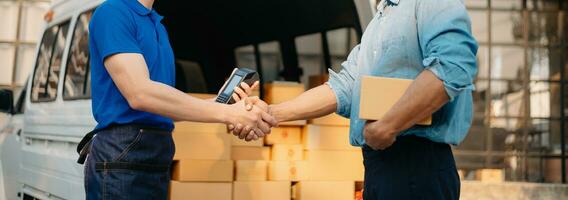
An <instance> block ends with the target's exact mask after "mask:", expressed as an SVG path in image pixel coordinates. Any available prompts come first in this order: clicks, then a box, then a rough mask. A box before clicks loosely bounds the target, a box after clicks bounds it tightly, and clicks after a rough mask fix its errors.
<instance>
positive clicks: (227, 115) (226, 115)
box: [216, 104, 233, 124]
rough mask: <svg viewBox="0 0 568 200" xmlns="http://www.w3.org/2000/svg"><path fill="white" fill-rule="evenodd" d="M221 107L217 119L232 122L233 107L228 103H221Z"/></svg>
mask: <svg viewBox="0 0 568 200" xmlns="http://www.w3.org/2000/svg"><path fill="white" fill-rule="evenodd" d="M219 109H220V111H221V112H219V113H220V114H219V115H216V116H217V117H218V118H217V121H218V122H221V123H223V124H231V120H232V119H233V117H232V116H231V114H232V113H233V112H232V111H231V107H230V106H229V105H227V104H219Z"/></svg>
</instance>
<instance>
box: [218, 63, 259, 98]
mask: <svg viewBox="0 0 568 200" xmlns="http://www.w3.org/2000/svg"><path fill="white" fill-rule="evenodd" d="M255 81H258V73H256V71H254V70H251V69H247V68H235V69H234V70H233V73H231V77H229V79H227V81H226V82H225V84H223V87H222V88H221V91H220V92H219V94H218V95H217V99H215V101H216V102H218V103H224V104H232V103H235V100H234V99H233V93H234V90H235V87H237V86H240V85H241V83H242V82H245V83H247V84H248V85H252V84H253V83H254V82H255Z"/></svg>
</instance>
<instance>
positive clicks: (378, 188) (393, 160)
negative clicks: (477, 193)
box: [363, 136, 460, 200]
mask: <svg viewBox="0 0 568 200" xmlns="http://www.w3.org/2000/svg"><path fill="white" fill-rule="evenodd" d="M363 158H364V164H365V186H364V187H365V188H364V191H363V199H365V200H377V199H379V200H403V199H412V200H419V199H433V200H434V199H435V200H450V199H459V195H460V179H459V176H458V173H457V170H456V165H455V161H454V157H453V155H452V150H451V148H450V145H448V144H441V143H436V142H432V141H430V140H428V139H425V138H420V137H416V136H401V137H398V138H397V140H396V142H395V143H394V144H393V145H392V146H391V147H389V148H387V149H385V150H379V151H374V150H372V149H371V148H370V147H368V146H365V147H363Z"/></svg>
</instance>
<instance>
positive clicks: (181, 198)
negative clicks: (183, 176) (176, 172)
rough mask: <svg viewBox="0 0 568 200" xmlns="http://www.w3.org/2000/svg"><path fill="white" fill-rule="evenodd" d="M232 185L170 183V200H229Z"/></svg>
mask: <svg viewBox="0 0 568 200" xmlns="http://www.w3.org/2000/svg"><path fill="white" fill-rule="evenodd" d="M232 194H233V184H232V183H199V182H179V181H171V182H170V200H186V199H199V200H231V199H232V197H233V196H232Z"/></svg>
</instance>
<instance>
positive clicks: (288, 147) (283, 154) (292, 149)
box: [271, 144, 304, 161]
mask: <svg viewBox="0 0 568 200" xmlns="http://www.w3.org/2000/svg"><path fill="white" fill-rule="evenodd" d="M271 154H272V155H271V158H272V160H281V161H282V160H286V161H294V160H302V159H303V158H304V155H303V149H302V145H301V144H275V145H272V153H271Z"/></svg>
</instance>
